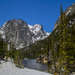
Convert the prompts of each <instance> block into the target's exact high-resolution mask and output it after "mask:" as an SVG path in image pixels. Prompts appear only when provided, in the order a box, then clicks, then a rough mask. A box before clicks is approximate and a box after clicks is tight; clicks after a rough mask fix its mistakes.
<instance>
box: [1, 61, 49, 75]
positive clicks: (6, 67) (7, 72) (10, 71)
mask: <svg viewBox="0 0 75 75" xmlns="http://www.w3.org/2000/svg"><path fill="white" fill-rule="evenodd" d="M0 75H50V74H49V73H45V72H40V71H36V70H32V69H27V68H24V69H20V68H17V67H16V66H15V64H14V63H11V62H10V61H9V62H3V63H2V64H0Z"/></svg>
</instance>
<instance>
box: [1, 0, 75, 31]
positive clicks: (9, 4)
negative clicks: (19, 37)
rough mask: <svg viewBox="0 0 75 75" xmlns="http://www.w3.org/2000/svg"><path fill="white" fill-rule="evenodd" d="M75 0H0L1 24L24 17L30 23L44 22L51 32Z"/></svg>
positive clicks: (47, 29)
mask: <svg viewBox="0 0 75 75" xmlns="http://www.w3.org/2000/svg"><path fill="white" fill-rule="evenodd" d="M74 2H75V0H0V26H2V24H4V22H6V21H8V20H10V19H23V20H24V21H26V22H27V23H28V24H32V25H33V24H42V25H43V27H44V30H45V31H48V32H51V31H52V30H53V27H54V24H55V22H56V20H57V19H58V16H59V15H60V4H62V5H63V8H64V10H65V9H66V8H67V7H68V6H70V5H72V3H74Z"/></svg>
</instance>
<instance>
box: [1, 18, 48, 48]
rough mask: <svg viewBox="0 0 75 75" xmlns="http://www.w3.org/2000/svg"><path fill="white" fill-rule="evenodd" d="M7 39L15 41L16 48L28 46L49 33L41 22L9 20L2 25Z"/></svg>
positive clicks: (11, 41)
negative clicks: (28, 22)
mask: <svg viewBox="0 0 75 75" xmlns="http://www.w3.org/2000/svg"><path fill="white" fill-rule="evenodd" d="M1 29H2V31H3V32H4V33H5V37H6V41H7V42H8V43H13V44H14V46H15V48H16V49H20V48H24V47H27V46H29V45H31V44H33V43H35V42H36V41H38V40H42V39H44V38H46V37H48V35H47V34H46V32H45V31H44V30H43V27H42V26H41V25H40V24H35V25H28V24H27V23H26V22H24V21H23V20H21V19H18V20H15V19H13V20H9V21H7V22H6V23H5V24H4V25H3V26H2V28H1Z"/></svg>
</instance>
